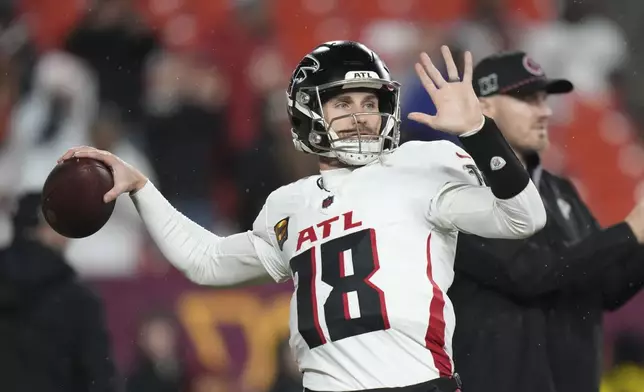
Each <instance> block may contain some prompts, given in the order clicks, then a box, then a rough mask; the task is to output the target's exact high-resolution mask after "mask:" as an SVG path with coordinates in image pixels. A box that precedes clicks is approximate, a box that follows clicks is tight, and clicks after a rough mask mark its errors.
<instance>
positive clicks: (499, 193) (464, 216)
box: [429, 118, 546, 238]
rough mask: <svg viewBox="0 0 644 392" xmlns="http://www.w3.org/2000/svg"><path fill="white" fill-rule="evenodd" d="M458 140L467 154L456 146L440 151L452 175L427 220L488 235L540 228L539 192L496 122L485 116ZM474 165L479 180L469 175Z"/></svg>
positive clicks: (542, 222)
mask: <svg viewBox="0 0 644 392" xmlns="http://www.w3.org/2000/svg"><path fill="white" fill-rule="evenodd" d="M461 142H462V144H463V146H464V148H465V150H466V151H467V154H465V152H464V151H463V150H460V149H459V148H458V147H456V146H454V147H453V148H454V149H455V151H452V152H451V153H445V152H444V153H445V154H447V155H446V156H445V160H446V161H447V162H444V165H445V170H446V171H448V172H449V177H450V180H449V181H447V183H446V184H445V185H444V186H443V187H442V188H441V189H440V190H439V192H438V194H437V195H436V197H434V199H433V200H432V202H431V205H430V209H429V219H430V221H432V222H433V223H434V224H435V225H436V226H438V227H442V228H445V229H448V230H459V231H461V232H464V233H471V234H476V235H479V236H482V237H489V238H525V237H529V236H530V235H532V234H534V233H535V232H537V231H538V230H540V229H541V228H543V226H544V225H545V223H546V211H545V208H544V206H543V202H542V201H541V197H540V196H539V192H538V191H537V188H536V187H535V185H534V184H533V183H532V181H531V180H530V176H529V175H528V173H527V171H526V170H525V168H524V167H523V165H522V164H521V162H520V161H519V159H518V158H517V157H516V155H515V154H514V152H513V151H512V149H511V148H510V146H509V145H508V143H507V142H506V140H505V139H504V137H503V135H502V134H501V132H500V131H499V129H498V128H497V126H496V124H495V122H494V121H493V120H492V119H490V118H486V119H485V122H484V124H483V126H482V128H481V129H480V130H478V131H474V132H472V133H470V134H465V135H461ZM459 150H460V152H459ZM468 160H469V162H468ZM468 168H470V169H469V172H468ZM478 170H481V171H482V172H483V176H476V177H479V179H478V180H479V181H480V182H481V183H479V182H477V181H476V177H475V176H472V175H470V174H477V173H478ZM472 172H473V173H472ZM483 178H485V181H486V182H487V185H489V186H486V185H485V184H484V183H483V181H481V180H482V179H483Z"/></svg>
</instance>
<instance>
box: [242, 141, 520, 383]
mask: <svg viewBox="0 0 644 392" xmlns="http://www.w3.org/2000/svg"><path fill="white" fill-rule="evenodd" d="M450 184H453V185H454V186H462V184H471V185H474V186H479V185H480V184H482V178H481V175H480V172H479V171H478V169H477V168H476V166H475V163H474V161H473V160H472V158H471V157H470V156H469V155H468V154H467V153H466V152H465V151H464V150H462V149H460V148H459V147H458V146H456V145H454V144H453V143H451V142H447V141H436V142H409V143H406V144H403V145H402V146H401V147H400V148H398V149H397V150H396V151H395V152H393V153H392V154H389V155H387V156H385V157H383V159H382V160H380V161H376V162H374V163H372V164H370V165H367V166H364V167H359V168H355V169H352V170H350V169H337V170H330V171H324V172H322V175H321V176H312V177H308V178H305V179H302V180H300V181H297V182H295V183H292V184H289V185H287V186H284V187H282V188H280V189H278V190H276V191H275V192H273V193H272V194H271V195H270V196H269V197H268V199H267V201H266V204H265V205H264V208H263V210H262V211H261V213H260V215H259V216H258V218H257V220H256V221H255V224H254V229H253V234H255V235H256V236H259V237H261V238H263V239H265V240H266V241H267V242H269V243H270V244H271V245H272V246H273V247H274V248H275V249H276V250H277V251H278V252H279V255H280V257H279V258H278V259H277V258H274V257H273V258H266V260H263V263H264V266H265V267H266V269H267V270H268V272H269V273H270V274H271V276H272V277H273V278H274V279H275V280H276V281H286V280H288V279H291V278H292V279H293V281H294V283H295V288H296V290H295V292H294V294H293V297H292V300H291V309H290V327H291V339H290V342H291V347H292V349H293V351H294V354H295V357H296V359H297V362H298V364H299V366H300V369H301V371H303V372H304V385H305V386H306V387H307V388H310V389H312V390H320V391H346V390H361V389H372V388H383V387H399V386H406V385H413V384H417V383H422V382H426V381H428V380H431V379H434V378H437V377H439V376H449V375H452V373H453V362H452V349H451V347H452V345H451V342H452V334H453V332H454V327H455V320H454V311H453V309H452V304H451V302H450V300H449V298H448V297H447V295H446V294H445V293H446V292H447V289H448V288H449V287H450V285H451V283H452V280H453V277H454V272H453V264H454V256H455V251H456V239H457V228H456V227H455V226H454V221H458V220H459V219H464V220H465V221H467V220H468V219H470V218H471V219H470V220H471V221H472V222H473V224H475V225H476V224H478V225H481V231H482V234H486V233H487V232H488V231H491V236H498V237H511V236H512V234H511V233H510V234H508V233H504V232H503V231H504V230H503V229H501V228H498V225H497V224H496V223H495V222H493V221H492V220H491V219H490V218H489V217H490V214H493V213H494V211H493V210H494V209H493V208H492V204H493V203H492V202H491V200H490V197H493V196H491V195H492V194H491V192H490V190H489V188H484V187H480V188H481V189H483V190H484V191H485V192H486V194H487V195H488V196H486V197H481V199H480V200H477V199H476V198H472V199H471V200H469V201H468V204H469V205H468V209H460V210H459V207H458V206H456V205H451V204H450V203H451V201H450V200H442V201H441V205H440V206H437V205H436V202H437V200H436V199H437V197H438V196H439V194H441V193H442V192H445V190H446V189H447V188H449V186H450ZM472 195H473V196H476V193H472ZM460 205H463V201H462V200H461V201H460ZM468 214H471V215H470V217H468V216H467V215H468ZM477 219H478V223H477ZM465 226H467V225H465ZM484 226H486V227H484ZM461 229H462V228H461ZM470 231H472V232H478V230H477V229H476V228H474V229H471V230H470ZM260 256H261V255H260Z"/></svg>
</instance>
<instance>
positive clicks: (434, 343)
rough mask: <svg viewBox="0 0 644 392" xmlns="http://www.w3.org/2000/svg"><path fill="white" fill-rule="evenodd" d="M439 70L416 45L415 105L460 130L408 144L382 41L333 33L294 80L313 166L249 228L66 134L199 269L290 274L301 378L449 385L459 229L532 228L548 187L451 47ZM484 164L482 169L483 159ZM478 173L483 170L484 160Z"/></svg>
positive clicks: (217, 274) (292, 99)
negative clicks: (422, 96)
mask: <svg viewBox="0 0 644 392" xmlns="http://www.w3.org/2000/svg"><path fill="white" fill-rule="evenodd" d="M442 54H443V57H444V60H445V62H446V66H447V70H448V80H445V79H444V78H443V77H442V76H441V74H440V72H439V71H438V70H437V69H436V67H435V66H434V65H433V64H432V60H431V59H430V58H429V57H428V56H427V54H425V53H423V54H421V56H420V61H419V63H418V64H416V72H417V73H418V76H419V78H420V80H421V81H422V83H423V85H424V87H425V89H426V90H427V92H428V93H429V94H430V96H431V98H432V100H433V102H435V104H436V107H437V109H438V114H437V115H436V116H429V115H426V114H423V113H412V114H411V115H410V118H412V119H413V120H415V121H419V122H421V123H424V124H427V125H429V126H431V127H432V128H434V129H440V130H442V131H445V132H448V133H451V134H454V135H458V136H460V137H461V139H462V142H463V145H464V146H465V149H461V148H460V147H457V146H456V145H455V144H453V143H451V142H446V141H435V142H409V143H405V144H403V145H402V146H399V124H400V105H399V104H400V85H399V84H398V83H396V82H395V81H393V80H392V78H391V76H390V74H389V71H388V69H387V67H386V66H385V64H384V63H383V62H382V60H381V59H380V58H379V57H378V55H377V54H376V53H374V52H373V51H371V50H370V49H368V48H367V47H365V46H364V45H362V44H360V43H357V42H351V41H335V42H327V43H324V44H322V45H320V46H318V47H317V48H315V49H314V50H313V51H312V52H311V53H309V54H308V55H306V56H305V57H304V58H303V59H302V61H301V62H300V63H299V65H298V66H297V67H296V69H295V71H294V72H293V75H292V77H291V80H290V84H289V86H288V90H287V110H288V114H289V116H290V120H291V124H292V129H291V132H292V135H293V142H294V144H295V148H296V149H298V150H300V151H303V152H305V153H309V154H316V155H318V156H319V157H320V175H317V176H312V177H307V178H304V179H301V180H299V181H297V182H295V183H292V184H289V185H286V186H284V187H281V188H279V189H277V190H276V191H274V192H273V193H272V194H271V195H270V196H269V197H268V199H267V200H266V204H265V205H264V207H263V209H262V210H261V212H260V213H259V215H258V217H257V219H256V221H255V223H254V225H253V228H252V230H251V231H248V232H245V233H239V234H235V235H231V236H228V237H219V236H217V235H215V234H213V233H211V232H209V231H208V230H206V229H204V228H202V227H200V226H198V225H197V224H195V223H194V222H192V221H190V220H188V219H187V218H186V217H184V216H183V215H181V214H180V213H179V212H178V211H176V210H175V209H174V208H173V207H172V205H170V204H169V203H168V201H167V200H166V199H165V198H164V197H163V196H162V195H161V194H160V193H159V192H158V191H157V189H156V188H155V187H154V185H153V184H152V183H150V182H149V181H148V180H147V179H146V178H145V176H144V175H143V174H141V173H140V172H139V171H138V170H136V169H135V168H133V167H131V166H130V165H128V164H127V163H125V162H123V161H122V160H120V159H119V158H117V157H116V156H114V155H112V154H110V153H108V152H105V151H98V150H95V149H93V148H91V147H78V148H73V149H71V150H69V151H68V152H66V153H65V154H64V156H63V157H62V158H61V160H65V159H69V158H71V157H88V158H95V159H99V160H101V161H103V162H105V163H106V164H107V165H109V166H110V167H111V168H112V170H113V172H114V179H115V185H114V189H112V190H111V191H110V192H108V193H107V194H106V195H105V201H110V200H113V199H115V198H116V197H117V196H118V195H119V194H122V193H126V192H129V194H130V195H131V198H132V200H133V201H134V203H135V205H136V207H137V209H138V211H139V213H140V215H141V218H142V219H143V221H144V222H145V225H146V227H147V228H148V230H149V232H150V234H151V236H152V238H154V240H155V241H156V243H157V245H158V246H159V248H160V249H161V251H162V252H163V254H164V255H165V256H166V257H167V258H168V259H169V260H170V261H171V262H172V263H173V264H174V265H175V266H176V267H177V268H179V269H180V270H182V271H183V272H184V273H185V274H186V275H187V276H188V277H189V278H190V279H192V280H193V281H194V282H197V283H199V284H204V285H212V286H223V285H231V284H237V283H241V282H244V281H249V280H256V279H258V278H260V277H265V276H270V277H271V278H273V279H274V280H275V281H277V282H284V281H287V280H289V279H292V280H293V282H294V286H295V291H294V293H293V297H292V301H291V312H290V314H291V316H290V327H291V338H290V344H291V347H292V350H293V352H294V355H295V357H296V359H297V362H298V365H299V367H300V370H301V371H302V372H303V376H304V378H303V383H304V387H305V390H307V391H369V390H374V389H376V390H378V391H383V390H387V389H388V388H401V387H402V388H403V389H396V390H397V391H430V390H431V391H446V392H452V391H456V390H458V389H459V388H460V382H459V380H458V377H455V374H454V372H453V363H452V359H451V357H452V348H451V347H452V346H451V337H452V333H453V331H454V325H455V320H454V312H453V309H452V305H451V303H450V301H449V298H447V296H446V294H445V293H446V291H447V289H448V288H449V286H450V284H451V282H452V279H453V275H454V272H453V262H454V254H455V246H456V239H457V233H458V232H459V231H462V232H467V233H474V234H477V235H480V236H484V237H494V238H523V237H527V236H530V235H531V234H533V233H535V232H536V231H537V230H539V229H541V228H542V227H543V226H544V224H545V220H546V215H545V210H544V207H543V204H542V202H541V198H540V197H539V194H538V193H537V190H536V188H535V186H534V185H533V183H532V182H531V181H530V178H529V176H528V174H527V172H526V171H525V169H524V168H523V166H522V165H521V163H520V162H519V161H518V159H517V158H516V156H515V155H514V153H513V152H512V150H511V149H510V148H509V146H508V144H507V143H506V142H505V139H503V137H502V136H501V134H500V132H499V130H498V129H497V128H496V126H495V123H494V121H492V120H491V119H488V118H485V117H484V116H483V114H482V113H481V109H480V106H479V103H478V99H477V97H476V94H475V93H474V91H473V88H472V57H471V54H470V53H466V55H465V71H464V75H463V78H462V80H461V78H460V77H459V74H458V72H457V69H456V65H455V64H454V60H453V59H452V55H451V53H450V51H449V49H448V48H447V47H443V49H442ZM479 169H480V171H479ZM481 172H482V173H481Z"/></svg>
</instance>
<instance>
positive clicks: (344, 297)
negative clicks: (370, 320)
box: [340, 252, 351, 320]
mask: <svg viewBox="0 0 644 392" xmlns="http://www.w3.org/2000/svg"><path fill="white" fill-rule="evenodd" d="M346 272H347V270H346V269H345V264H344V252H340V276H341V277H343V278H344V277H345V276H347V273H346ZM342 306H343V307H344V318H345V319H346V320H351V313H349V295H348V293H342Z"/></svg>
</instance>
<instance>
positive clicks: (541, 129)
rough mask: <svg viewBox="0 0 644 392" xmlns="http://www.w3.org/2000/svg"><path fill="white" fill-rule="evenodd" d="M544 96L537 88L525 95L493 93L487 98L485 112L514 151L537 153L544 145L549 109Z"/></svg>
mask: <svg viewBox="0 0 644 392" xmlns="http://www.w3.org/2000/svg"><path fill="white" fill-rule="evenodd" d="M547 98H548V95H547V93H546V92H545V91H540V92H537V93H534V94H531V95H528V96H525V97H514V96H509V95H497V96H493V97H490V98H487V99H488V100H489V101H488V102H487V103H486V104H484V105H483V108H484V112H485V114H487V115H489V116H490V117H492V118H494V120H495V121H496V123H497V124H498V125H499V128H500V129H501V130H502V131H503V135H504V136H505V138H506V139H507V141H508V143H510V145H511V146H512V148H513V149H514V150H515V151H517V152H518V153H530V152H541V151H543V150H545V149H546V148H548V146H549V145H550V139H549V138H548V122H549V120H550V117H551V116H552V109H551V108H550V106H549V105H548V102H547Z"/></svg>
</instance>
